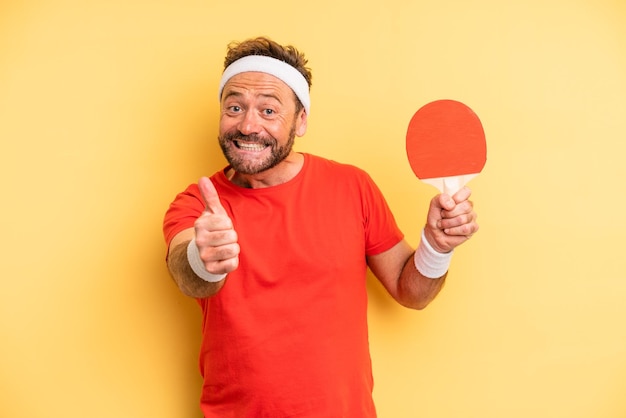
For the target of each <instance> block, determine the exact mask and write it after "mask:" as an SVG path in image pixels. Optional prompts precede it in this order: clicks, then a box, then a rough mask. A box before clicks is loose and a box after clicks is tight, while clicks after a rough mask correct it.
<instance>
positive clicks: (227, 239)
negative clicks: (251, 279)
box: [194, 177, 240, 274]
mask: <svg viewBox="0 0 626 418" xmlns="http://www.w3.org/2000/svg"><path fill="white" fill-rule="evenodd" d="M198 186H199V188H200V193H201V194H202V199H203V200H204V203H205V205H206V208H205V210H204V212H203V213H202V215H200V217H198V219H197V220H196V222H195V225H194V229H195V233H196V245H197V247H198V252H199V254H200V258H201V259H202V262H203V263H204V268H205V269H206V270H207V271H208V272H209V273H212V274H223V273H230V272H231V271H233V270H235V269H236V268H237V267H238V266H239V251H240V248H239V244H238V243H237V232H236V231H235V229H234V228H233V222H232V220H231V219H230V217H229V216H228V214H227V213H226V210H225V209H224V207H223V206H222V203H221V202H220V198H219V196H218V195H217V190H216V189H215V186H214V185H213V183H212V182H211V180H210V179H208V178H206V177H202V178H201V179H200V181H199V182H198Z"/></svg>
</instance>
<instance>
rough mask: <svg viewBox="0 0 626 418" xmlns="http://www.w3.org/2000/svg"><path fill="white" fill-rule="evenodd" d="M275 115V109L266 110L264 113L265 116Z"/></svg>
mask: <svg viewBox="0 0 626 418" xmlns="http://www.w3.org/2000/svg"><path fill="white" fill-rule="evenodd" d="M274 113H275V112H274V110H273V109H265V110H264V111H263V114H264V115H265V116H271V115H273V114H274Z"/></svg>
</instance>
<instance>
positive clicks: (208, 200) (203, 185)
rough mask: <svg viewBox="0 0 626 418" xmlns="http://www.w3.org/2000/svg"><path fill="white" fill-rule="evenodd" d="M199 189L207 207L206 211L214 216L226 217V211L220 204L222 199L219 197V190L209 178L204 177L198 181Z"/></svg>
mask: <svg viewBox="0 0 626 418" xmlns="http://www.w3.org/2000/svg"><path fill="white" fill-rule="evenodd" d="M198 187H199V188H200V194H201V195H202V200H204V204H205V206H206V209H205V210H206V211H207V212H209V213H212V214H219V215H225V214H226V210H225V209H224V206H222V203H221V202H220V197H219V196H218V195H217V190H216V189H215V186H214V185H213V182H212V181H211V180H210V179H209V178H207V177H202V178H200V180H199V181H198Z"/></svg>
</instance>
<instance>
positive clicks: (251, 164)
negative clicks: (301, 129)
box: [217, 123, 296, 174]
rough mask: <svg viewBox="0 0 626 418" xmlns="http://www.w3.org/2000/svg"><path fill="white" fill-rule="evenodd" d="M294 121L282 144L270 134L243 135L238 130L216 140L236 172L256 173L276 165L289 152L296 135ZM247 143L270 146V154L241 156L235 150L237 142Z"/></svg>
mask: <svg viewBox="0 0 626 418" xmlns="http://www.w3.org/2000/svg"><path fill="white" fill-rule="evenodd" d="M295 131H296V127H295V123H294V124H293V125H292V126H291V129H290V131H289V137H288V139H287V142H286V143H285V144H284V145H282V146H281V145H279V144H278V140H276V138H274V137H272V136H268V137H263V136H260V135H257V134H251V135H243V134H241V132H239V131H235V132H231V133H225V134H222V135H219V136H218V138H217V139H218V141H219V144H220V148H222V152H223V153H224V156H225V157H226V160H228V163H229V164H230V166H231V167H232V168H233V170H235V171H236V172H238V173H241V174H258V173H261V172H263V171H266V170H269V169H270V168H273V167H276V166H277V165H278V164H279V163H280V162H282V161H283V160H284V159H285V158H287V156H288V155H289V154H290V153H291V150H292V149H293V144H294V142H295V137H296V132H295ZM238 141H241V142H245V143H247V144H259V145H264V146H268V147H270V155H268V156H267V157H265V158H257V159H253V158H251V157H246V156H242V155H241V154H239V153H238V152H237V149H238V146H237V142H238Z"/></svg>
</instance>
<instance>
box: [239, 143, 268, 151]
mask: <svg viewBox="0 0 626 418" xmlns="http://www.w3.org/2000/svg"><path fill="white" fill-rule="evenodd" d="M237 146H238V147H239V149H242V150H244V151H262V150H264V149H265V145H263V144H249V143H248V144H247V143H244V142H237Z"/></svg>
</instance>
